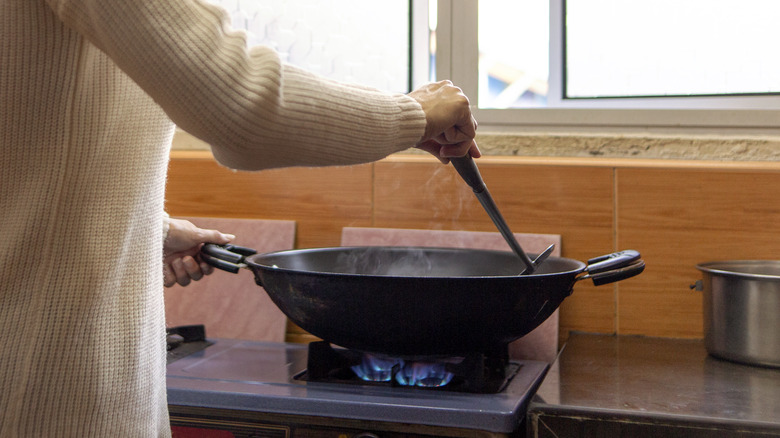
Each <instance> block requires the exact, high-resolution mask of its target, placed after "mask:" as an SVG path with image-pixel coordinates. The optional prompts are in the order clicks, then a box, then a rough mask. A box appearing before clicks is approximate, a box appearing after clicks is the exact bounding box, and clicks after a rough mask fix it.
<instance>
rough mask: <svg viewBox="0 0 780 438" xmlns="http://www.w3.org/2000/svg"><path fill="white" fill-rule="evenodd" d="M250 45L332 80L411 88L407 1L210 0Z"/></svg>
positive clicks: (383, 86) (384, 87) (398, 88)
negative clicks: (244, 33) (267, 49)
mask: <svg viewBox="0 0 780 438" xmlns="http://www.w3.org/2000/svg"><path fill="white" fill-rule="evenodd" d="M211 2H212V3H216V4H219V5H221V6H222V7H224V8H225V9H226V10H227V11H228V12H230V14H231V17H232V23H233V27H234V28H236V29H243V30H246V31H247V37H248V42H249V44H251V45H255V44H263V45H267V46H271V47H273V48H274V49H276V50H278V51H279V52H280V54H281V55H282V57H283V59H285V60H287V61H289V62H290V63H292V64H295V65H298V66H300V67H303V68H306V69H307V70H310V71H313V72H315V73H318V74H321V75H325V76H327V77H330V78H332V79H336V80H342V81H348V82H356V83H360V84H363V85H368V86H372V87H376V88H380V89H383V90H389V91H396V92H406V91H408V90H407V89H408V81H409V2H408V0H383V1H381V2H380V1H366V0H211Z"/></svg>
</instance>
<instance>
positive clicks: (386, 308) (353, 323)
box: [202, 244, 644, 358]
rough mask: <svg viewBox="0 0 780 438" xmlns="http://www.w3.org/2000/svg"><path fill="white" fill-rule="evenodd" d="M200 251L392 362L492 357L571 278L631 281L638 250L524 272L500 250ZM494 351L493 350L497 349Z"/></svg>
mask: <svg viewBox="0 0 780 438" xmlns="http://www.w3.org/2000/svg"><path fill="white" fill-rule="evenodd" d="M252 252H253V250H251V249H247V248H241V247H237V246H233V245H226V246H217V245H212V244H208V245H204V247H203V250H202V257H203V259H204V260H205V261H206V262H207V263H210V264H212V265H214V266H216V267H217V268H220V269H224V270H228V271H230V272H234V273H235V272H238V270H239V267H247V268H249V269H251V270H252V271H253V272H254V276H255V282H256V283H257V284H258V285H260V286H262V287H263V288H264V289H265V291H266V292H267V293H268V295H269V296H270V298H271V300H273V302H274V303H275V304H276V305H277V306H278V307H279V309H280V310H281V311H282V312H284V314H285V315H287V317H288V318H290V320H291V321H292V322H294V323H295V324H297V325H298V326H300V327H301V328H303V329H304V330H306V331H307V332H309V333H311V334H313V335H315V336H317V337H319V338H322V339H324V340H326V341H328V342H331V343H333V344H336V345H339V346H342V347H346V348H351V349H356V350H361V351H365V352H371V353H378V354H384V355H390V356H397V357H407V358H411V357H420V356H459V355H465V354H467V353H490V352H494V351H500V349H501V348H505V346H506V344H508V343H509V342H511V341H513V340H515V339H517V338H520V337H522V336H523V335H525V334H527V333H528V332H530V331H531V330H533V329H534V328H536V327H537V326H538V325H539V324H541V323H542V322H544V321H545V320H546V319H547V317H549V316H550V315H551V314H552V313H553V312H554V311H555V309H557V308H558V306H559V305H560V304H561V302H562V301H563V300H564V299H565V298H566V297H567V296H569V295H570V294H571V293H572V288H573V287H574V284H575V283H576V282H577V281H580V280H584V279H586V278H590V279H591V280H592V281H593V282H594V284H596V285H600V284H607V283H612V282H615V281H619V280H622V279H625V278H629V277H633V276H635V275H638V274H639V273H641V272H642V271H643V270H644V261H643V260H641V259H640V255H639V253H638V252H636V251H633V250H628V251H622V252H618V253H614V254H610V255H606V256H602V257H597V258H595V259H591V260H589V261H588V264H585V263H582V262H580V261H577V260H572V259H567V258H562V257H549V258H548V259H547V261H545V263H544V264H542V265H541V266H540V267H539V269H538V270H537V271H536V272H535V273H534V274H531V275H522V276H520V275H517V274H518V273H519V272H521V271H522V270H523V269H524V267H525V265H524V264H523V262H522V261H521V260H520V259H519V258H518V257H517V256H516V255H515V254H513V253H511V252H507V251H494V250H478V249H462V248H428V247H334V248H314V249H298V250H286V251H278V252H272V253H267V254H256V255H251V256H250V255H249V254H251V253H252ZM497 349H499V350H497Z"/></svg>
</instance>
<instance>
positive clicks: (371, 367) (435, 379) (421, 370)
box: [351, 354, 453, 388]
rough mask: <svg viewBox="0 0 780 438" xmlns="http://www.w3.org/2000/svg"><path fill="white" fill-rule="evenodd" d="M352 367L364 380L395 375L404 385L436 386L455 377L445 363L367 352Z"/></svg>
mask: <svg viewBox="0 0 780 438" xmlns="http://www.w3.org/2000/svg"><path fill="white" fill-rule="evenodd" d="M351 368H352V371H353V372H354V373H355V375H357V376H358V377H359V378H361V379H362V380H364V381H367V382H389V381H390V380H392V379H393V378H394V377H395V381H396V382H397V383H398V384H399V385H402V386H418V387H424V388H435V387H439V386H444V385H446V384H448V383H450V381H451V380H452V378H453V374H452V373H451V372H449V371H447V370H446V365H445V363H435V362H405V361H404V360H403V359H394V358H388V357H380V356H375V355H372V354H365V355H364V356H363V360H362V361H361V363H360V365H355V366H353V367H351Z"/></svg>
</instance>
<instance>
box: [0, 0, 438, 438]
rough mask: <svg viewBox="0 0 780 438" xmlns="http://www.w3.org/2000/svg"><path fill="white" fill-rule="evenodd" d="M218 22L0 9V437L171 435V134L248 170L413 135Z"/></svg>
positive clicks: (343, 158) (81, 9) (44, 4)
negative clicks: (167, 217)
mask: <svg viewBox="0 0 780 438" xmlns="http://www.w3.org/2000/svg"><path fill="white" fill-rule="evenodd" d="M227 22H228V18H227V17H226V15H225V14H224V13H223V12H221V10H220V9H218V8H216V7H213V6H208V5H206V4H204V3H201V2H200V1H198V0H163V1H155V0H122V1H113V0H0V335H2V336H3V341H2V342H0V436H2V437H54V436H67V437H152V436H168V435H169V434H170V432H169V426H168V415H167V409H166V399H165V355H164V350H165V346H164V337H165V336H164V331H165V330H164V329H165V321H164V312H163V295H162V289H163V286H162V265H161V252H162V240H163V236H162V228H163V227H162V226H161V223H162V220H163V203H164V189H165V174H166V167H167V159H168V152H169V145H170V141H171V137H172V134H173V130H174V123H176V124H178V125H179V126H180V127H181V128H183V129H185V130H187V131H188V132H190V133H192V134H194V135H196V136H198V137H200V138H201V139H203V140H205V141H206V142H208V143H210V144H212V145H213V152H214V155H215V156H216V157H217V159H218V160H219V161H220V162H221V163H223V164H224V165H226V166H229V167H233V168H237V169H252V170H257V169H263V168H269V167H279V166H291V165H336V164H351V163H360V162H368V161H372V160H377V159H380V158H382V157H384V156H386V155H388V154H390V153H392V152H396V151H399V150H403V149H405V148H407V147H410V146H412V145H413V144H414V143H415V142H416V141H417V140H418V139H419V138H420V136H421V135H422V133H423V130H424V127H425V115H424V114H423V112H422V110H421V108H420V106H419V105H418V104H417V103H416V102H414V101H413V100H412V99H410V98H408V97H406V96H403V95H391V94H386V93H381V92H378V91H373V90H368V89H365V88H360V87H351V86H346V85H342V84H337V83H334V82H330V81H326V80H323V79H320V78H316V77H314V76H311V75H309V74H307V73H306V72H303V71H301V70H299V69H296V68H294V67H291V66H288V65H283V64H282V63H280V61H279V59H278V58H277V56H276V54H275V53H273V52H272V51H270V50H267V49H264V48H259V47H256V48H252V49H249V50H247V49H246V48H245V43H244V40H243V38H242V36H241V34H238V33H231V32H229V31H228V30H227V29H226V26H227V25H226V23H227ZM197 189H198V188H197V187H193V190H197ZM225 231H228V232H229V231H230V230H225Z"/></svg>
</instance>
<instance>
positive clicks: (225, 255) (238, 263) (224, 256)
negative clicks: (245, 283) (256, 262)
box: [200, 243, 257, 274]
mask: <svg viewBox="0 0 780 438" xmlns="http://www.w3.org/2000/svg"><path fill="white" fill-rule="evenodd" d="M253 254H257V251H255V250H254V249H252V248H246V247H243V246H238V245H231V244H227V245H217V244H216V243H207V244H205V245H203V246H202V247H201V248H200V258H201V259H202V260H203V261H204V262H206V263H208V264H209V265H211V266H213V267H215V268H217V269H221V270H223V271H227V272H230V273H233V274H237V273H238V270H239V269H241V268H246V264H245V263H244V258H245V257H248V256H251V255H253Z"/></svg>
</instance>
